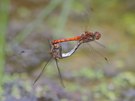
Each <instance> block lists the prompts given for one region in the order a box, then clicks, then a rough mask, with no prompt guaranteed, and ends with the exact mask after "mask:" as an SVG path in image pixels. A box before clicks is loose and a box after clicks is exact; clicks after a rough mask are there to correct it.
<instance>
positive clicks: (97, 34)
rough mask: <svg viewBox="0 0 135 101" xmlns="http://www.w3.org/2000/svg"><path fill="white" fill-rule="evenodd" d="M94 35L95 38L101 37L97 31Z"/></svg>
mask: <svg viewBox="0 0 135 101" xmlns="http://www.w3.org/2000/svg"><path fill="white" fill-rule="evenodd" d="M94 35H95V39H96V40H98V39H100V38H101V33H99V32H95V33H94Z"/></svg>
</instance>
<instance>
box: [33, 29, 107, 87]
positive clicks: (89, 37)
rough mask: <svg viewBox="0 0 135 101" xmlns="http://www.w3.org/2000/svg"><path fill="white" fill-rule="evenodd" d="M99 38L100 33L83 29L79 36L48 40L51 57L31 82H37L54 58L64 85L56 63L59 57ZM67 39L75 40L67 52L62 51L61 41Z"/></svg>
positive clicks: (61, 80) (66, 40) (68, 54)
mask: <svg viewBox="0 0 135 101" xmlns="http://www.w3.org/2000/svg"><path fill="white" fill-rule="evenodd" d="M100 38H101V33H99V32H89V31H85V32H84V33H82V34H81V35H79V36H75V37H71V38H64V39H58V40H52V41H51V42H49V43H50V46H51V47H50V55H51V57H50V58H49V59H48V61H47V62H46V64H45V65H44V67H43V69H42V71H41V72H40V74H39V75H38V77H37V78H36V79H35V81H34V83H33V84H35V83H36V82H37V80H38V79H39V78H40V76H41V75H42V73H43V71H44V70H45V68H46V67H47V65H48V63H49V62H50V61H51V60H52V59H54V60H55V63H56V67H57V70H58V73H59V77H60V82H61V84H62V86H63V87H65V86H64V83H63V79H62V75H61V72H60V68H59V65H58V61H59V59H63V58H67V57H70V56H71V55H73V54H74V53H75V52H76V50H77V49H78V48H79V47H80V45H81V44H83V43H88V42H92V41H96V40H99V39H100ZM69 41H77V44H76V45H75V46H74V48H73V49H71V50H70V51H69V52H67V53H62V46H61V43H63V42H69ZM105 60H107V58H106V57H105Z"/></svg>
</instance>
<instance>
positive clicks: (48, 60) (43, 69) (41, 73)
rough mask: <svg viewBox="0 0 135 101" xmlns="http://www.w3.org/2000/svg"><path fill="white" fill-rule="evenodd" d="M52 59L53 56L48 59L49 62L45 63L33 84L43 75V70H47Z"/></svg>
mask: <svg viewBox="0 0 135 101" xmlns="http://www.w3.org/2000/svg"><path fill="white" fill-rule="evenodd" d="M51 60H52V57H50V58H49V59H48V61H47V63H46V64H45V65H44V67H43V69H42V71H41V72H40V74H39V75H38V77H37V78H36V79H35V81H34V83H33V85H34V84H35V83H36V82H37V80H38V79H39V78H40V77H41V75H42V74H43V71H44V70H45V68H46V67H47V65H48V63H49V62H50V61H51Z"/></svg>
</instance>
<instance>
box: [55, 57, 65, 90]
mask: <svg viewBox="0 0 135 101" xmlns="http://www.w3.org/2000/svg"><path fill="white" fill-rule="evenodd" d="M55 63H56V67H57V69H58V73H59V78H60V82H61V84H62V86H63V87H64V88H65V85H64V83H63V79H62V75H61V72H60V68H59V65H58V60H57V59H55Z"/></svg>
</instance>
